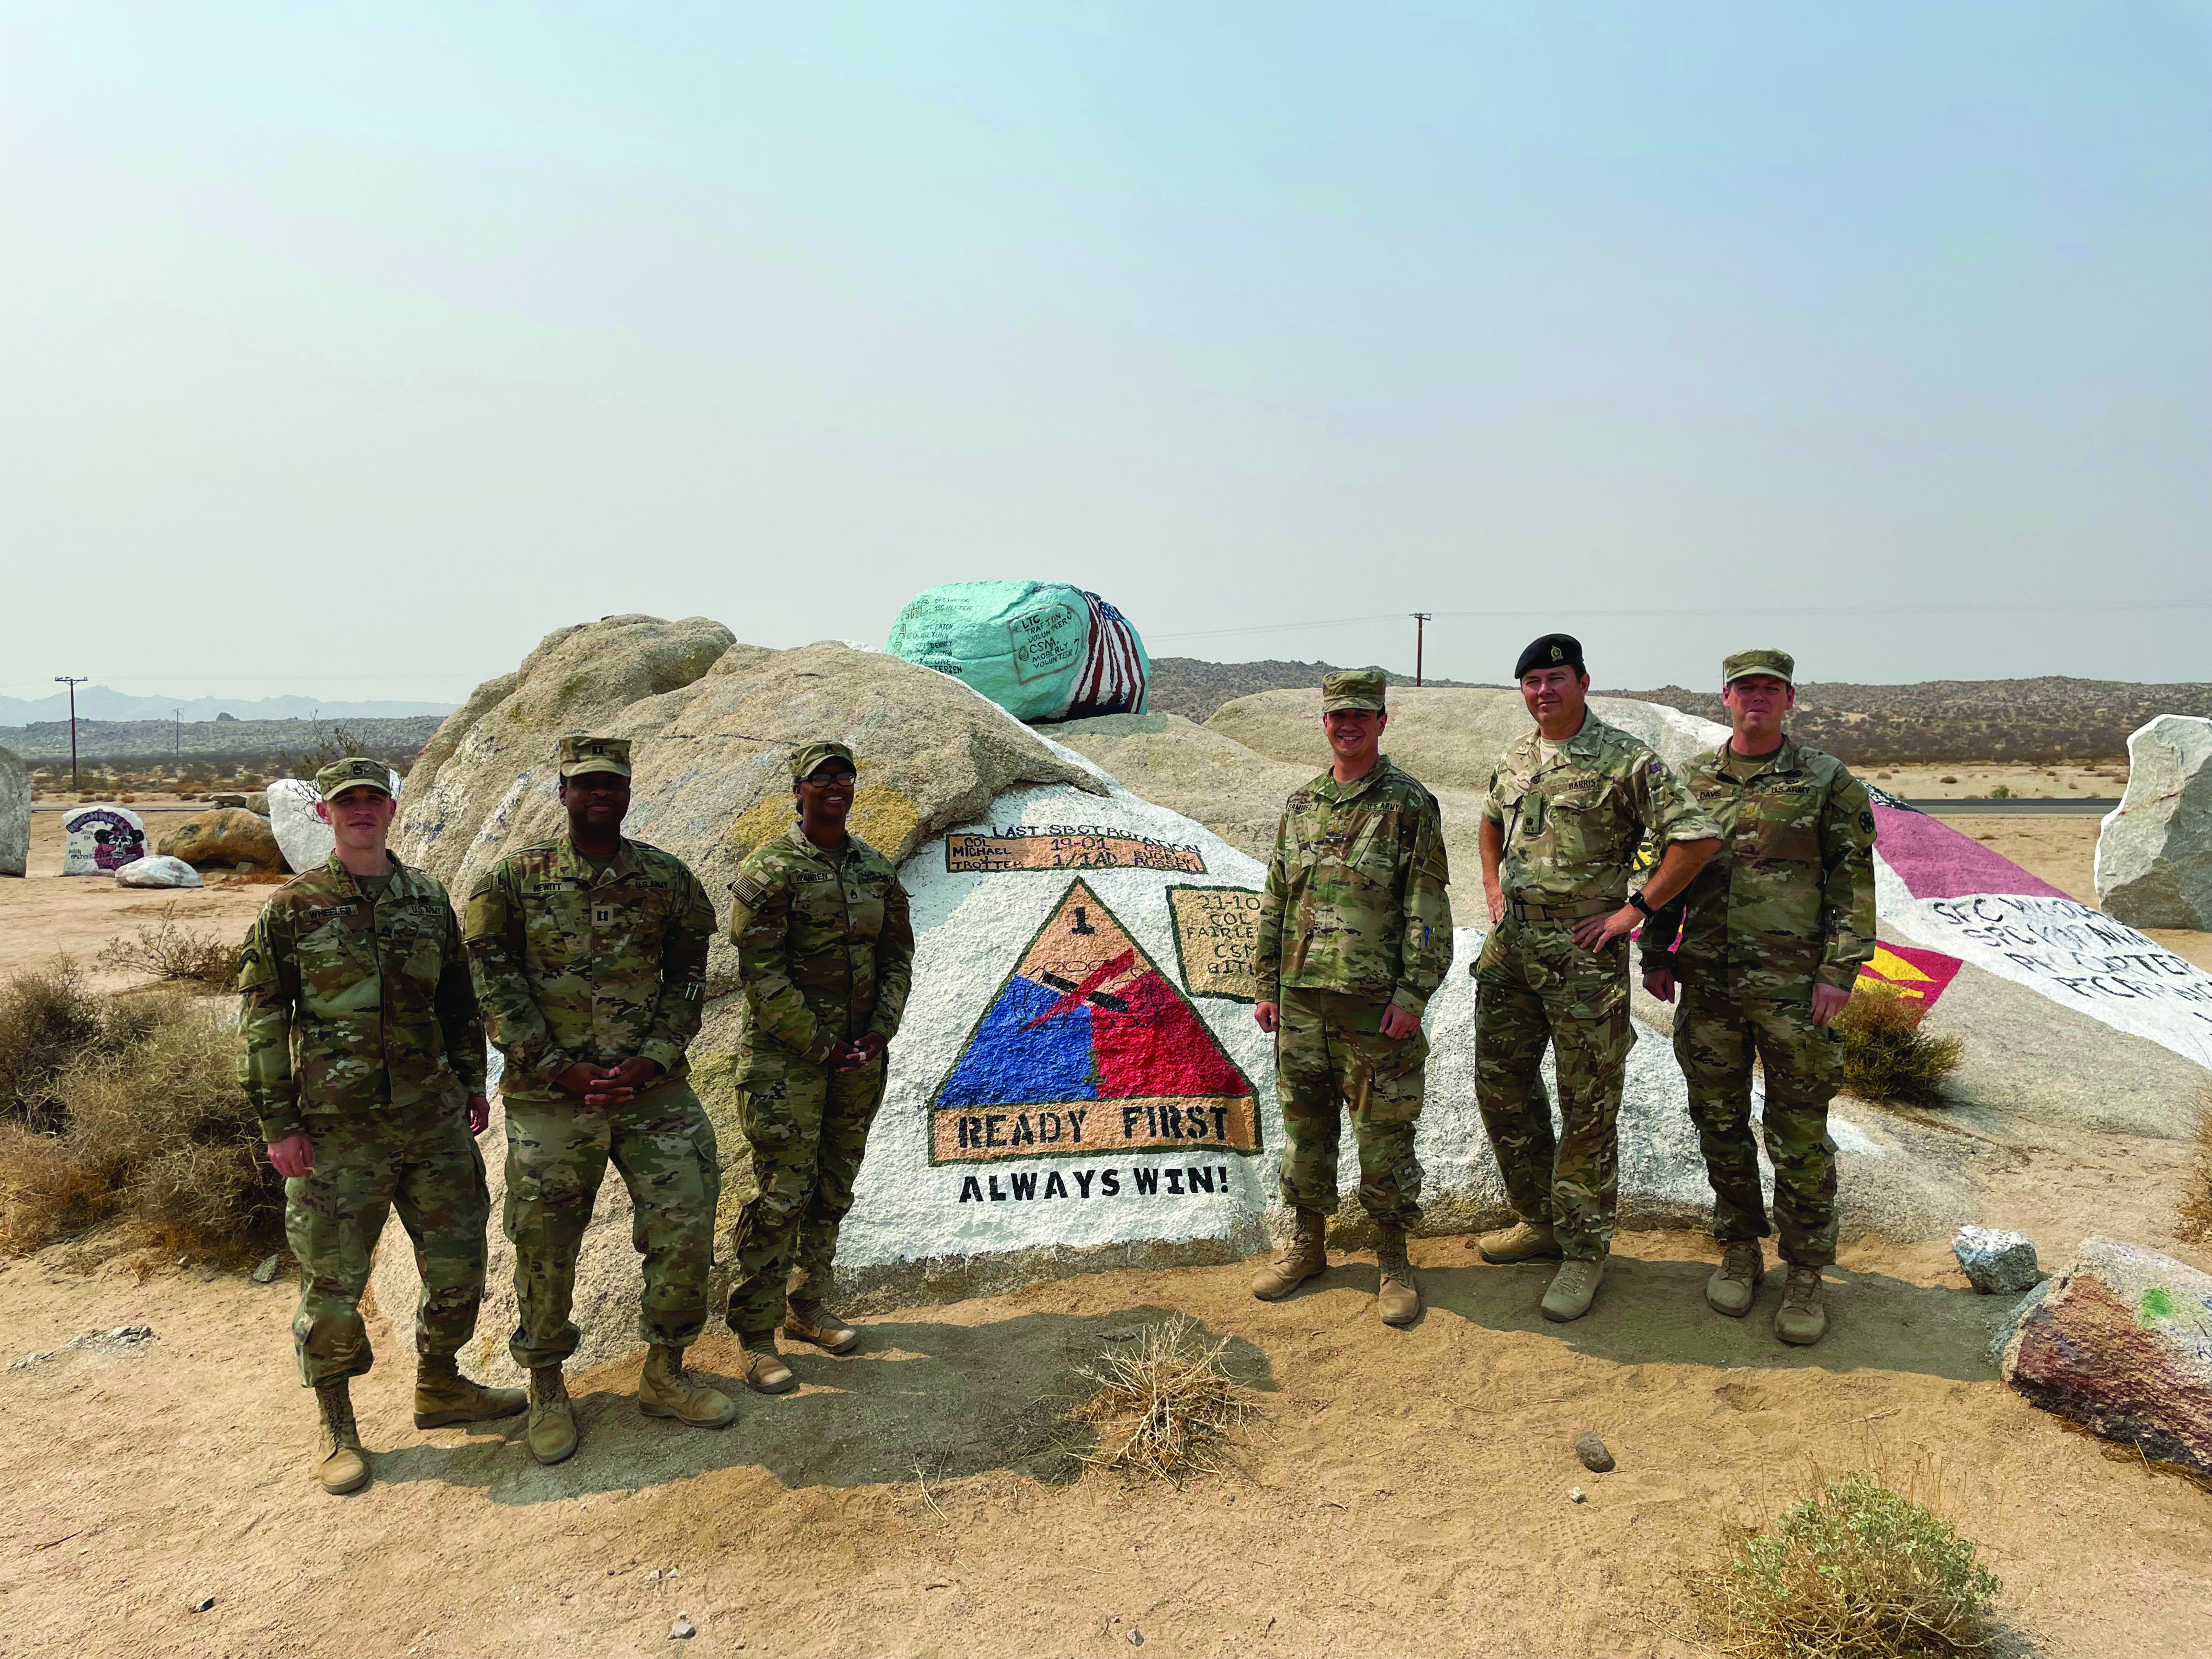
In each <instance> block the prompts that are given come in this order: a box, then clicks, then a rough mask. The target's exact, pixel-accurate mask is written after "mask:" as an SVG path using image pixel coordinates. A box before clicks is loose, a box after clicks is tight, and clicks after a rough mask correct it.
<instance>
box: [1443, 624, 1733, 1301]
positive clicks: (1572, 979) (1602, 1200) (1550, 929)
mask: <svg viewBox="0 0 2212 1659" xmlns="http://www.w3.org/2000/svg"><path fill="white" fill-rule="evenodd" d="M1513 674H1514V678H1516V679H1517V680H1518V681H1519V682H1520V684H1521V696H1522V702H1525V703H1527V705H1528V712H1529V714H1532V715H1534V717H1535V721H1536V729H1535V730H1534V731H1533V732H1530V733H1528V736H1526V737H1524V738H1521V739H1519V740H1518V741H1517V742H1516V743H1515V744H1513V745H1512V746H1511V747H1510V748H1509V749H1508V750H1506V751H1505V753H1504V756H1503V757H1501V758H1500V759H1499V761H1498V767H1497V769H1496V770H1495V771H1494V772H1493V773H1492V775H1491V779H1490V798H1489V799H1488V800H1487V801H1486V802H1485V803H1484V805H1483V809H1482V832H1481V833H1482V840H1481V848H1482V885H1483V891H1484V894H1485V896H1486V898H1487V899H1488V901H1489V906H1490V921H1491V924H1492V925H1491V930H1490V935H1489V937H1488V938H1486V939H1484V940H1483V942H1482V953H1481V955H1480V957H1477V958H1476V960H1475V963H1474V967H1473V969H1471V970H1470V971H1471V972H1473V974H1474V981H1475V997H1476V1002H1475V1017H1474V1049H1475V1062H1474V1086H1475V1099H1476V1102H1477V1103H1478V1104H1479V1105H1480V1107H1481V1109H1482V1121H1483V1127H1485V1128H1486V1129H1487V1130H1488V1131H1489V1134H1490V1144H1491V1146H1492V1150H1493V1151H1495V1152H1496V1153H1497V1154H1498V1170H1499V1172H1500V1173H1501V1174H1502V1175H1503V1176H1504V1179H1505V1191H1506V1195H1507V1197H1508V1199H1509V1200H1510V1201H1511V1203H1512V1205H1513V1207H1514V1209H1515V1210H1516V1212H1518V1213H1519V1215H1520V1221H1519V1223H1518V1225H1515V1226H1512V1227H1509V1228H1506V1229H1504V1231H1499V1232H1493V1233H1488V1234H1486V1235H1484V1236H1483V1237H1482V1238H1481V1239H1480V1241H1479V1243H1480V1247H1481V1250H1482V1255H1483V1258H1484V1260H1486V1261H1498V1262H1505V1261H1534V1260H1536V1259H1538V1258H1555V1257H1563V1258H1564V1260H1562V1261H1560V1264H1559V1272H1558V1273H1556V1274H1555V1275H1554V1276H1553V1279H1552V1283H1551V1286H1550V1288H1549V1289H1547V1291H1545V1293H1544V1300H1543V1311H1544V1316H1545V1317H1546V1318H1547V1319H1558V1320H1565V1319H1579V1318H1580V1317H1581V1316H1583V1314H1585V1313H1587V1312H1589V1306H1590V1302H1591V1300H1592V1298H1594V1297H1595V1296H1596V1294H1597V1288H1598V1285H1599V1284H1600V1282H1601V1280H1602V1279H1604V1277H1605V1260H1606V1255H1607V1252H1608V1251H1609V1250H1610V1249H1611V1248H1612V1244H1613V1211H1614V1206H1615V1202H1616V1199H1617V1195H1618V1194H1619V1191H1620V1162H1619V1156H1618V1147H1617V1146H1616V1142H1615V1130H1616V1126H1617V1125H1618V1123H1619V1121H1620V1086H1621V1079H1622V1075H1623V1073H1624V1071H1625V1069H1626V1064H1627V1060H1628V1050H1629V1048H1630V1047H1631V1046H1632V1044H1633V1043H1634V1042H1635V1041H1636V1039H1635V1036H1634V1035H1633V1033H1632V1030H1631V1029H1630V1025H1629V1015H1628V935H1629V933H1630V931H1631V930H1632V929H1633V928H1634V927H1636V926H1637V925H1638V923H1639V922H1641V921H1644V918H1645V916H1646V915H1649V914H1650V910H1651V907H1653V906H1656V905H1659V904H1662V903H1664V902H1666V901H1667V900H1668V899H1670V898H1672V897H1674V895H1675V894H1677V893H1679V892H1680V891H1681V890H1682V888H1683V886H1684V884H1686V883H1687V882H1688V881H1689V879H1690V878H1691V877H1692V876H1693V875H1695V874H1696V873H1697V872H1698V870H1699V866H1702V865H1703V864H1704V863H1705V860H1707V859H1709V858H1711V856H1712V855H1713V852H1714V849H1715V848H1717V847H1718V846H1719V844H1720V842H1719V839H1718V836H1719V830H1718V826H1717V825H1716V824H1715V823H1713V821H1712V820H1711V818H1710V817H1707V816H1706V815H1705V812H1704V811H1701V810H1700V809H1699V806H1698V805H1697V803H1696V802H1695V801H1694V800H1692V799H1691V798H1690V796H1689V795H1688V793H1686V791H1685V790H1684V789H1683V787H1682V785H1681V783H1680V780H1678V779H1677V778H1676V777H1675V776H1674V774H1673V773H1672V772H1671V771H1669V770H1668V768H1667V763H1665V762H1664V761H1662V760H1661V759H1660V758H1659V757H1658V756H1657V755H1656V754H1654V753H1653V752H1652V751H1651V750H1650V749H1649V748H1647V747H1645V746H1644V744H1641V743H1638V741H1637V740H1636V739H1635V738H1632V737H1630V736H1629V735H1628V734H1627V733H1626V732H1622V731H1619V730H1617V729H1616V728H1614V727H1613V726H1608V725H1607V724H1606V723H1605V722H1604V721H1603V720H1600V719H1598V718H1597V717H1596V716H1595V714H1591V713H1590V712H1589V707H1588V704H1587V702H1586V698H1587V696H1588V694H1589V674H1588V673H1586V672H1585V671H1583V648H1582V646H1581V645H1580V644H1579V643H1578V642H1577V641H1576V640H1575V639H1574V638H1573V636H1572V635H1566V634H1547V635H1544V636H1543V637H1542V638H1541V639H1539V640H1537V641H1534V642H1533V643H1532V644H1530V646H1529V647H1528V649H1527V650H1525V651H1523V652H1522V653H1521V659H1520V661H1519V662H1518V663H1516V665H1514V670H1513ZM1647 836H1649V837H1650V838H1651V839H1652V840H1654V841H1655V842H1657V843H1658V844H1660V845H1661V846H1663V847H1664V848H1665V852H1664V854H1663V855H1662V858H1661V860H1660V863H1659V867H1658V868H1657V869H1656V870H1655V871H1653V872H1651V876H1650V879H1649V880H1648V881H1647V882H1646V883H1645V884H1644V890H1643V891H1642V892H1640V893H1638V894H1636V895H1634V896H1631V895H1630V893H1629V880H1630V877H1631V876H1632V873H1633V872H1634V869H1635V865H1636V858H1637V851H1638V848H1639V847H1640V846H1641V845H1643V843H1644V840H1645V838H1646V837H1647ZM1546 1042H1550V1043H1551V1045H1552V1048H1553V1053H1554V1054H1555V1056H1556V1058H1557V1060H1558V1069H1559V1115H1560V1119H1561V1121H1562V1122H1563V1124H1564V1126H1565V1133H1564V1135H1562V1136H1559V1137H1557V1138H1555V1137H1554V1135H1553V1129H1552V1114H1551V1110H1550V1107H1549V1103H1547V1101H1546V1100H1545V1099H1544V1097H1543V1094H1542V1091H1541V1089H1540V1088H1539V1087H1538V1071H1537V1068H1538V1066H1540V1065H1541V1063H1542V1060H1543V1058H1544V1045H1545V1043H1546Z"/></svg>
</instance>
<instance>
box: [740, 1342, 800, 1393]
mask: <svg viewBox="0 0 2212 1659" xmlns="http://www.w3.org/2000/svg"><path fill="white" fill-rule="evenodd" d="M738 1340H741V1341H742V1342H744V1345H745V1386H746V1387H747V1388H749V1389H751V1390H752V1391H753V1392H754V1393H755V1394H788V1393H790V1392H791V1390H792V1389H795V1388H797V1387H798V1386H799V1379H798V1378H797V1377H795V1376H793V1375H792V1374H791V1367H790V1366H788V1365H787V1364H784V1363H783V1356H782V1355H781V1354H779V1353H778V1352H776V1351H775V1332H774V1331H747V1332H745V1333H744V1335H743V1336H742V1337H740V1338H739V1339H738Z"/></svg>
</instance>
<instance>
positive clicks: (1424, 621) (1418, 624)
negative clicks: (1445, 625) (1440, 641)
mask: <svg viewBox="0 0 2212 1659" xmlns="http://www.w3.org/2000/svg"><path fill="white" fill-rule="evenodd" d="M1436 614H1437V613H1436V612H1435V611H1413V613H1412V616H1413V684H1415V685H1417V686H1418V685H1419V684H1420V683H1421V635H1422V633H1423V632H1424V630H1425V629H1426V627H1427V625H1428V621H1429V618H1430V617H1433V616H1435V615H1436Z"/></svg>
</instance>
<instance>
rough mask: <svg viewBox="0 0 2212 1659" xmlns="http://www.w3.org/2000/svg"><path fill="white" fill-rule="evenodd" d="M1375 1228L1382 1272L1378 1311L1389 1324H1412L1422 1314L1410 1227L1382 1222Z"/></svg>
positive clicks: (1376, 1255)
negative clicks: (1411, 1257)
mask: <svg viewBox="0 0 2212 1659" xmlns="http://www.w3.org/2000/svg"><path fill="white" fill-rule="evenodd" d="M1375 1231H1376V1239H1375V1265H1376V1267H1378V1268H1380V1269H1381V1270H1382V1274H1383V1282H1382V1284H1381V1285H1380V1286H1379V1287H1378V1288H1377V1290H1376V1295H1375V1311H1376V1313H1377V1314H1379V1315H1381V1316H1382V1319H1383V1323H1384V1324H1385V1325H1410V1324H1412V1323H1413V1322H1414V1321H1415V1320H1416V1319H1419V1317H1420V1316H1421V1288H1420V1286H1419V1285H1417V1284H1415V1283H1414V1282H1413V1263H1412V1262H1411V1261H1407V1257H1406V1230H1405V1229H1404V1228H1403V1227H1392V1226H1387V1225H1383V1226H1377V1227H1376V1230H1375Z"/></svg>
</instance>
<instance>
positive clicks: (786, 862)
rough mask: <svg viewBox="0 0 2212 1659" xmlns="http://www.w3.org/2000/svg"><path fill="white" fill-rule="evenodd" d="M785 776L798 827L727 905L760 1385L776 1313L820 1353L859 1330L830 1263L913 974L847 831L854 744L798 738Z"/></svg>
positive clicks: (742, 1267) (740, 1279)
mask: <svg viewBox="0 0 2212 1659" xmlns="http://www.w3.org/2000/svg"><path fill="white" fill-rule="evenodd" d="M791 776H792V785H791V788H792V794H793V798H794V799H796V801H797V803H798V806H799V821H798V823H794V824H793V826H792V827H791V829H789V830H788V831H787V833H785V834H784V835H781V836H778V837H776V839H775V840H774V841H771V842H768V843H767V844H766V845H764V846H762V847H758V848H755V849H754V850H753V853H752V854H751V856H750V857H749V858H747V859H746V860H745V861H744V866H743V867H742V868H740V869H739V870H738V878H737V881H736V882H735V884H733V885H732V888H731V904H730V937H731V939H732V940H733V941H734V942H735V943H736V945H737V947H738V973H739V975H740V976H741V978H742V979H743V981H744V998H745V1010H744V1047H743V1048H742V1049H741V1051H740V1052H739V1054H738V1073H737V1085H738V1109H739V1111H740V1113H741V1114H742V1119H741V1121H743V1123H744V1131H745V1138H746V1139H747V1140H748V1141H749V1142H750V1144H751V1146H752V1159H753V1177H754V1180H755V1181H756V1182H757V1184H758V1186H759V1189H760V1191H759V1196H757V1198H755V1199H753V1200H751V1202H750V1203H748V1204H747V1205H746V1206H745V1207H744V1211H743V1212H742V1213H741V1214H740V1215H739V1216H738V1222H737V1225H736V1227H735V1229H734V1230H733V1232H734V1243H735V1248H736V1252H737V1265H738V1276H737V1279H736V1282H735V1283H734V1284H733V1285H732V1287H731V1291H730V1310H729V1318H730V1328H731V1329H732V1330H733V1331H735V1332H736V1333H737V1334H738V1336H739V1338H740V1339H742V1340H743V1341H744V1352H745V1381H746V1383H748V1384H749V1385H750V1386H751V1387H752V1388H754V1389H758V1390H759V1391H760V1392H762V1393H763V1394H781V1393H782V1392H783V1391H784V1390H785V1389H788V1388H790V1387H791V1386H792V1383H793V1376H792V1372H791V1367H790V1366H788V1365H787V1364H784V1362H783V1360H782V1358H781V1357H780V1356H779V1355H778V1353H777V1352H776V1341H775V1333H776V1327H777V1325H778V1323H779V1322H781V1326H782V1328H783V1334H785V1335H786V1336H787V1337H791V1338H793V1339H794V1340H798V1341H801V1342H809V1343H812V1344H813V1345H814V1346H817V1347H818V1348H821V1349H823V1350H824V1351H825V1352H829V1353H846V1352H850V1351H851V1350H852V1348H853V1347H854V1345H855V1344H857V1343H858V1342H859V1341H860V1333H859V1332H858V1331H855V1330H854V1329H853V1328H852V1327H851V1326H849V1325H848V1324H846V1323H845V1322H843V1321H842V1320H841V1319H839V1318H838V1317H837V1316H836V1314H834V1313H831V1312H830V1311H829V1309H828V1306H827V1298H828V1297H829V1291H830V1288H831V1285H832V1283H833V1281H832V1279H831V1275H830V1266H831V1264H832V1262H834V1261H835V1260H836V1255H837V1229H838V1226H839V1224H841V1223H842V1221H843V1220H844V1218H845V1216H846V1213H847V1212H848V1211H850V1210H851V1209H852V1207H853V1182H854V1180H855V1179H856V1178H857V1177H858V1176H859V1175H860V1158H861V1156H862V1154H863V1153H864V1152H866V1148H867V1142H868V1126H869V1125H870V1124H872V1122H874V1121H875V1116H876V1110H877V1109H878V1107H880V1106H881V1105H882V1104H883V1101H884V1079H885V1076H886V1074H887V1073H888V1071H889V1066H888V1064H887V1062H886V1061H885V1059H884V1050H885V1049H886V1048H888V1047H889V1046H890V1040H891V1039H892V1038H893V1037H894V1036H897V1035H898V1028H899V1018H900V1016H901V1015H902V1014H903V1013H904V1012H905V1011H906V999H907V992H908V988H909V987H910V986H911V985H912V983H913V978H914V924H913V922H912V921H910V920H909V918H908V913H907V895H906V889H905V888H903V887H902V886H900V885H899V879H898V872H896V870H895V869H893V868H892V867H891V863H890V860H888V859H886V858H885V857H884V855H883V854H880V853H878V852H877V851H876V849H875V848H872V847H870V846H869V845H868V844H867V843H866V842H864V841H862V840H861V839H860V837H859V836H855V835H854V834H853V833H852V832H851V831H850V830H848V829H847V828H846V817H847V815H848V813H849V812H850V811H852V807H853V789H854V777H855V770H854V761H853V751H852V750H850V749H848V748H847V747H846V746H845V745H844V744H842V743H836V742H822V743H811V744H806V745H805V747H804V748H802V749H800V750H799V751H798V752H797V753H796V754H794V755H793V757H792V759H791Z"/></svg>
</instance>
